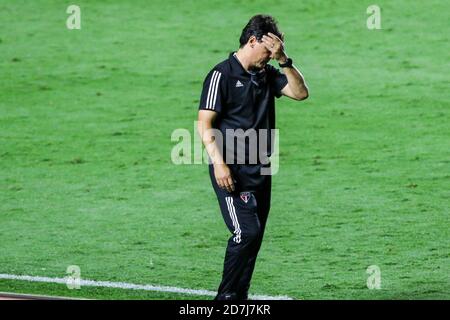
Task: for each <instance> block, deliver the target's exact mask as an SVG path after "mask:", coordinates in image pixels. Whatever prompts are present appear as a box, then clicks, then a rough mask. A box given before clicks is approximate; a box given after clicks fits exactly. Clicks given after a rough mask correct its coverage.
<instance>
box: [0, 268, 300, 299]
mask: <svg viewBox="0 0 450 320" xmlns="http://www.w3.org/2000/svg"><path fill="white" fill-rule="evenodd" d="M0 279H5V280H21V281H30V282H46V283H59V284H67V280H68V279H67V278H49V277H38V276H20V275H15V274H4V273H0ZM79 283H80V286H86V287H104V288H117V289H131V290H145V291H157V292H170V293H183V294H187V295H197V296H215V295H216V292H214V291H209V290H201V289H185V288H178V287H168V286H154V285H150V284H134V283H127V282H111V281H95V280H88V279H80V282H79ZM249 298H250V299H254V300H292V298H290V297H288V296H267V295H249Z"/></svg>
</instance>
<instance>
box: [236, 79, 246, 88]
mask: <svg viewBox="0 0 450 320" xmlns="http://www.w3.org/2000/svg"><path fill="white" fill-rule="evenodd" d="M243 86H244V85H243V84H242V82H240V81H239V80H238V81H237V82H236V88H239V87H243Z"/></svg>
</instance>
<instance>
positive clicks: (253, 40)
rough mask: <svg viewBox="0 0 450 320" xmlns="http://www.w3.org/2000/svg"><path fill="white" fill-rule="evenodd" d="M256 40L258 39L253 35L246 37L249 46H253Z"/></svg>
mask: <svg viewBox="0 0 450 320" xmlns="http://www.w3.org/2000/svg"><path fill="white" fill-rule="evenodd" d="M256 42H258V40H257V39H256V37H255V36H250V38H248V42H247V43H248V44H249V45H250V47H251V48H253V46H254V45H255V44H256Z"/></svg>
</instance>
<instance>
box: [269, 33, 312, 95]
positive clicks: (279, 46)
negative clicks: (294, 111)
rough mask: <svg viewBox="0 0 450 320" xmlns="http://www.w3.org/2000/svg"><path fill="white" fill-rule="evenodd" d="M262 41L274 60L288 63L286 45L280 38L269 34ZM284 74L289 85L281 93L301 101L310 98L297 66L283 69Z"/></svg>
mask: <svg viewBox="0 0 450 320" xmlns="http://www.w3.org/2000/svg"><path fill="white" fill-rule="evenodd" d="M262 41H263V42H264V44H265V45H266V48H267V49H268V50H269V51H271V52H272V59H275V60H277V61H278V63H281V64H283V63H286V62H287V59H288V56H287V54H286V52H285V51H284V44H283V41H282V40H281V39H280V38H278V37H277V36H276V35H274V34H273V33H270V32H269V33H268V35H267V36H266V35H264V36H263V38H262ZM283 73H284V74H285V75H286V77H287V80H288V84H287V85H286V86H285V87H284V88H283V89H282V90H281V93H282V94H283V95H285V96H287V97H289V98H291V99H294V100H299V101H300V100H305V99H306V98H308V96H309V92H308V86H307V85H306V82H305V78H304V77H303V75H302V73H301V72H300V71H299V70H298V69H297V68H296V67H295V66H292V68H289V67H286V68H283Z"/></svg>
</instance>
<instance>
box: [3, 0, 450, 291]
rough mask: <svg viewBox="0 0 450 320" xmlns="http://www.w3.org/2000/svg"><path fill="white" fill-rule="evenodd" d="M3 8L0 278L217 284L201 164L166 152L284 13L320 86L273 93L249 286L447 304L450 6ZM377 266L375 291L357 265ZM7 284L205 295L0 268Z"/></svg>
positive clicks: (20, 4) (305, 66) (293, 51)
mask: <svg viewBox="0 0 450 320" xmlns="http://www.w3.org/2000/svg"><path fill="white" fill-rule="evenodd" d="M69 4H71V3H64V2H61V1H43V0H37V1H24V0H22V1H3V2H2V3H1V4H0V27H1V28H0V111H1V112H0V125H1V133H0V141H1V145H0V273H3V274H15V275H31V276H46V277H64V276H65V275H66V268H67V266H69V265H78V266H80V268H81V276H82V278H87V279H93V280H105V281H121V282H131V283H137V284H154V285H166V286H177V287H182V288H193V289H207V290H216V289H217V286H218V284H219V281H220V277H221V272H222V263H223V255H224V250H225V244H226V240H227V238H228V231H227V230H226V228H225V225H224V223H223V220H222V216H221V214H220V212H219V208H218V205H217V199H216V198H215V194H214V192H213V191H212V188H211V185H210V181H209V176H208V174H207V167H206V165H181V166H175V165H174V164H172V161H171V158H170V155H171V149H172V147H173V146H174V145H175V143H173V142H171V140H170V137H171V133H172V131H173V130H174V129H176V128H187V129H189V130H190V131H191V132H192V133H194V126H193V121H194V120H196V116H197V108H198V100H199V96H200V91H201V84H202V82H203V79H204V77H205V75H206V73H207V72H208V71H209V70H210V69H211V68H212V67H213V66H214V65H215V64H216V63H218V62H220V61H222V60H223V59H225V58H227V56H228V53H229V52H230V51H232V50H236V48H237V44H238V38H239V35H240V31H241V30H242V28H243V26H244V25H245V24H246V22H247V21H248V19H249V18H250V17H251V16H252V15H254V14H256V13H261V12H263V13H268V14H272V15H274V16H275V17H276V18H277V19H278V20H279V22H280V27H281V29H282V30H283V31H284V32H285V33H286V48H287V53H288V54H289V55H290V56H291V57H292V58H293V59H294V62H295V63H296V64H297V65H298V66H299V68H300V69H301V70H302V72H303V73H304V75H305V77H306V80H307V82H308V85H309V87H310V94H311V95H310V98H309V99H308V100H306V101H305V102H301V103H299V102H295V101H292V100H288V99H287V98H282V99H280V100H278V102H277V127H278V128H279V129H280V170H279V173H278V174H277V175H276V176H274V188H273V205H272V210H271V213H270V216H269V222H268V226H267V232H266V235H265V241H264V243H263V247H262V250H261V252H260V256H259V260H258V263H257V266H256V270H255V274H254V278H253V284H252V289H251V293H253V294H267V295H288V296H290V297H292V298H295V299H432V298H438V299H449V298H450V268H449V266H450V263H449V262H450V259H449V258H450V234H449V222H450V221H449V220H450V219H449V217H450V215H449V207H450V203H449V198H450V188H449V186H450V126H449V123H450V110H449V109H450V104H449V87H450V86H449V85H450V77H449V73H448V70H449V67H450V63H449V62H450V59H449V58H450V55H449V52H450V45H449V34H450V28H449V24H448V21H449V14H448V12H449V10H450V5H449V4H448V2H445V1H435V0H432V1H417V0H416V1H406V0H401V1H400V0H399V1H385V0H383V1H377V2H376V4H378V5H379V6H380V7H381V9H382V29H381V30H368V29H367V27H366V19H367V17H368V15H367V14H366V8H367V7H368V6H369V5H371V4H373V2H364V1H363V2H359V3H358V2H355V1H350V0H345V1H339V2H338V1H312V0H309V1H293V0H292V1H281V2H279V3H277V2H273V1H128V2H125V1H118V0H110V1H86V0H83V1H78V2H76V3H75V4H78V5H79V6H80V7H81V21H82V22H81V27H82V28H81V30H68V29H67V28H66V19H67V17H68V14H66V8H67V6H68V5H69ZM370 265H377V266H379V267H380V269H381V281H382V282H381V290H369V289H368V288H367V286H366V280H367V277H368V274H366V269H367V267H368V266H370ZM0 291H10V292H21V293H36V294H47V295H59V296H74V297H84V298H104V299H188V298H195V299H210V297H201V296H193V297H191V296H185V295H181V294H168V293H156V292H147V291H131V290H123V289H104V288H88V287H82V288H81V289H80V290H69V289H68V288H67V287H66V286H64V285H61V284H42V283H29V282H23V281H13V280H0Z"/></svg>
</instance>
